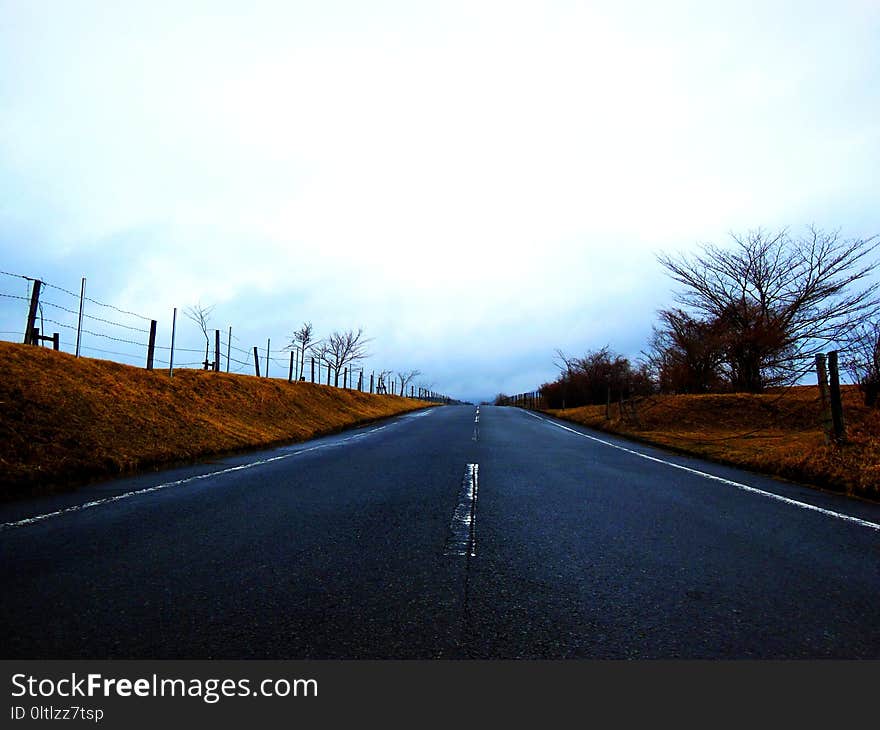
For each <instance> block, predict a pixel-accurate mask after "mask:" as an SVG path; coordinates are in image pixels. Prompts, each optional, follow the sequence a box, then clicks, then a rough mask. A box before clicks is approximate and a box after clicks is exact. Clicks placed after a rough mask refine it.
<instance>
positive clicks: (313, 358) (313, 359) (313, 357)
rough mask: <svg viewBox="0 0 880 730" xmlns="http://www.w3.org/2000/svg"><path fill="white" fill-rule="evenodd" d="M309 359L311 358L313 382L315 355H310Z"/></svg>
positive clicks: (313, 379) (313, 377)
mask: <svg viewBox="0 0 880 730" xmlns="http://www.w3.org/2000/svg"><path fill="white" fill-rule="evenodd" d="M311 360H312V382H313V383H314V382H315V356H314V355H312V357H311Z"/></svg>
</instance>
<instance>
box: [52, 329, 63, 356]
mask: <svg viewBox="0 0 880 730" xmlns="http://www.w3.org/2000/svg"><path fill="white" fill-rule="evenodd" d="M52 349H53V350H55V351H56V352H57V351H58V350H60V349H61V338H60V336H59V335H58V333H57V332H53V333H52Z"/></svg>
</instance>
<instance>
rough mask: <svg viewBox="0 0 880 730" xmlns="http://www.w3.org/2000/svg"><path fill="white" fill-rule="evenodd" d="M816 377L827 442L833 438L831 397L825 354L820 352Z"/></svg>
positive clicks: (817, 357) (823, 428) (823, 429)
mask: <svg viewBox="0 0 880 730" xmlns="http://www.w3.org/2000/svg"><path fill="white" fill-rule="evenodd" d="M816 379H817V380H818V382H819V403H820V408H821V409H822V432H823V433H824V434H825V442H826V443H827V442H828V441H829V439H830V438H831V428H832V418H831V398H830V396H829V394H828V372H827V370H826V369H825V354H824V353H822V352H820V353H819V354H818V355H816Z"/></svg>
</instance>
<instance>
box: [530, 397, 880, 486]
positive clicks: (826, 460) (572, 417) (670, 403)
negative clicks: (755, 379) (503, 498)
mask: <svg viewBox="0 0 880 730" xmlns="http://www.w3.org/2000/svg"><path fill="white" fill-rule="evenodd" d="M842 391H843V404H844V410H845V413H846V422H847V423H846V425H847V438H846V441H845V442H844V443H841V444H836V443H833V442H832V441H830V440H828V439H827V438H826V436H825V433H824V430H823V428H822V423H821V418H820V415H819V414H820V407H819V389H818V388H817V387H815V386H812V387H811V386H798V387H792V388H788V389H786V390H784V391H782V390H779V391H769V392H765V393H760V394H757V393H717V394H705V395H660V394H657V395H650V396H646V397H643V398H639V399H637V402H638V405H637V406H635V407H634V408H630V407H628V406H627V403H626V402H624V405H623V408H621V405H620V403H619V402H618V403H614V404H612V406H611V408H610V409H609V411H610V413H608V416H609V417H607V418H606V407H605V405H590V406H580V407H578V408H568V409H565V410H562V409H546V412H548V413H550V414H551V415H553V416H556V417H558V418H563V419H565V420H567V421H572V422H574V423H579V424H582V425H585V426H589V427H590V428H595V429H597V430H600V431H608V432H610V433H616V434H621V435H623V436H628V437H630V438H635V439H637V440H640V441H644V442H647V443H651V444H655V445H658V446H663V447H667V448H671V449H673V450H676V451H680V452H682V453H686V454H692V455H695V456H701V457H704V458H708V459H712V460H714V461H718V462H721V463H725V464H731V465H734V466H739V467H743V468H746V469H751V470H753V471H759V472H763V473H766V474H772V475H774V476H779V477H783V478H786V479H791V480H793V481H798V482H803V483H806V484H811V485H814V486H818V487H822V488H824V489H829V490H832V491H837V492H844V493H846V494H849V495H851V496H858V497H864V498H867V499H871V500H874V501H880V409H877V408H869V407H866V406H865V405H864V400H863V397H862V395H861V393H860V392H859V390H858V388H857V387H856V386H852V385H850V386H843V388H842Z"/></svg>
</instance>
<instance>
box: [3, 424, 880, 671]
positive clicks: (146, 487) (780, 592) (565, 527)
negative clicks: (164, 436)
mask: <svg viewBox="0 0 880 730" xmlns="http://www.w3.org/2000/svg"><path fill="white" fill-rule="evenodd" d="M0 522H2V523H3V524H2V527H0V581H2V583H0V586H2V601H0V627H2V628H0V645H2V647H3V655H4V658H90V659H99V658H163V659H166V658H167V659H171V658H275V659H306V658H520V657H521V658H616V659H619V658H795V657H797V658H800V657H841V658H856V657H870V658H875V659H876V658H880V622H878V621H877V620H876V611H877V605H878V599H880V507H878V506H876V505H872V504H868V503H864V502H859V501H855V500H850V499H846V498H843V497H839V496H834V495H829V494H825V493H822V492H818V491H815V490H811V489H808V488H806V487H803V486H799V485H795V484H789V483H784V482H780V481H777V480H773V479H769V478H766V477H762V476H758V475H755V474H751V473H748V472H744V471H740V470H736V469H732V468H727V467H723V466H719V465H716V464H711V463H708V462H705V461H700V460H698V459H689V458H686V457H682V456H677V455H671V454H669V453H667V452H664V451H661V450H659V449H653V448H651V447H648V446H644V445H641V444H634V443H632V442H628V441H625V440H623V439H618V438H614V437H609V436H606V435H600V434H597V433H595V432H591V431H589V430H587V429H583V428H578V427H573V426H571V424H564V423H562V422H558V421H555V420H553V419H551V418H547V417H545V416H540V415H537V414H530V413H527V412H525V411H521V410H517V409H513V408H493V407H486V406H484V407H482V408H480V409H479V412H477V409H475V407H473V406H447V407H443V408H435V409H430V410H426V411H420V412H416V413H414V414H408V415H406V416H402V417H399V418H396V419H392V420H389V421H385V422H383V423H380V424H374V425H372V426H367V427H365V428H361V429H359V430H356V431H349V432H346V433H343V434H338V435H335V436H331V437H327V438H322V439H317V440H315V441H310V442H307V443H302V444H295V445H292V446H288V447H284V448H280V449H274V450H272V451H268V452H261V453H250V454H246V455H238V456H234V457H229V458H224V459H220V460H216V461H214V462H209V463H202V464H198V465H194V466H189V467H186V468H182V469H174V470H170V471H165V472H157V473H152V474H148V475H142V476H139V477H137V478H132V479H124V480H118V481H114V482H106V483H102V484H98V485H93V486H90V487H87V488H85V489H83V490H80V491H77V492H74V493H71V494H67V495H63V496H58V497H52V498H45V499H40V500H33V501H28V502H19V503H14V504H7V505H3V506H0Z"/></svg>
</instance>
